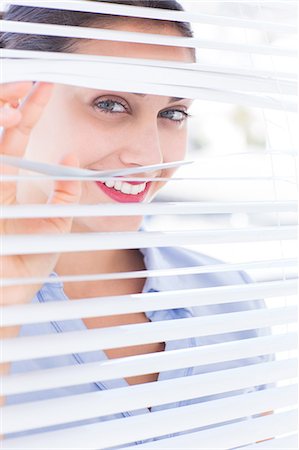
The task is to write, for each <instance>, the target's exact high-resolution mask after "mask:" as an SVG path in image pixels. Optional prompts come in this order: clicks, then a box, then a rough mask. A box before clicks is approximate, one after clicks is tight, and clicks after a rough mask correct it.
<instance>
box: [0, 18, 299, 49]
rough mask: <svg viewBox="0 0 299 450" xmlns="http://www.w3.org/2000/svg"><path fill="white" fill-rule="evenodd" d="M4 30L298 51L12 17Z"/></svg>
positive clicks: (175, 43) (170, 43)
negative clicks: (20, 20) (39, 22)
mask: <svg viewBox="0 0 299 450" xmlns="http://www.w3.org/2000/svg"><path fill="white" fill-rule="evenodd" d="M0 26H1V28H2V31H3V32H11V33H25V34H37V35H46V36H61V37H71V38H82V39H84V38H86V39H97V40H112V41H120V42H131V43H147V44H155V45H167V46H175V47H177V46H178V47H182V46H184V47H188V48H200V49H202V48H210V49H211V48H212V49H217V50H227V51H239V52H243V53H252V52H253V53H260V54H270V55H277V56H278V55H280V56H284V57H286V56H287V57H296V56H297V52H296V51H295V50H292V49H288V48H279V47H273V46H270V45H268V46H267V45H246V44H243V45H242V44H236V43H230V42H227V43H226V42H221V41H218V42H217V41H209V40H203V39H199V38H193V37H179V36H173V35H169V36H167V35H161V34H159V35H158V37H157V35H155V34H149V33H136V32H130V31H120V30H109V29H99V28H93V27H83V26H70V25H56V24H45V23H42V24H38V23H33V22H18V21H12V20H9V21H7V20H2V21H0Z"/></svg>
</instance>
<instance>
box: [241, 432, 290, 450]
mask: <svg viewBox="0 0 299 450" xmlns="http://www.w3.org/2000/svg"><path fill="white" fill-rule="evenodd" d="M278 449H279V450H286V449H287V450H293V449H294V450H297V449H298V434H292V435H290V436H286V437H282V438H276V439H271V440H270V441H266V442H259V443H258V444H253V445H248V446H247V447H246V450H278Z"/></svg>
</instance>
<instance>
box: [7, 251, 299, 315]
mask: <svg viewBox="0 0 299 450" xmlns="http://www.w3.org/2000/svg"><path fill="white" fill-rule="evenodd" d="M297 264H298V261H297V259H296V258H282V259H277V260H276V259H272V260H271V259H269V260H264V261H248V262H245V263H236V264H233V263H220V264H209V265H203V266H190V267H179V268H170V269H156V270H137V271H130V272H111V273H100V274H91V275H64V276H57V277H53V276H49V277H22V278H4V279H2V286H18V285H28V284H44V283H49V284H57V283H68V282H78V281H97V280H123V279H129V278H151V277H166V276H177V275H178V276H179V275H198V274H204V273H217V272H230V271H240V270H262V269H280V270H285V269H287V268H288V267H295V266H297ZM20 308H22V306H20ZM9 311H10V308H9V307H7V309H6V310H5V313H7V312H9ZM15 311H18V310H17V309H16V310H15ZM6 317H7V314H6Z"/></svg>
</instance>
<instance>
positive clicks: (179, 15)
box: [8, 0, 296, 33]
mask: <svg viewBox="0 0 299 450" xmlns="http://www.w3.org/2000/svg"><path fill="white" fill-rule="evenodd" d="M8 3H9V4H16V5H25V6H26V5H27V6H35V7H41V8H57V7H59V9H66V10H71V11H85V12H94V13H103V14H116V15H124V16H129V17H143V18H151V19H157V20H173V21H188V22H191V23H192V22H199V23H207V24H212V25H218V26H230V27H231V26H232V27H241V28H253V29H258V30H261V31H273V32H275V33H296V26H293V25H288V24H282V23H273V22H266V21H257V20H252V19H243V18H240V17H238V18H236V17H230V16H217V15H216V14H211V15H209V14H200V13H197V12H192V13H191V12H186V11H169V10H165V9H159V8H155V9H152V8H143V7H139V6H138V7H137V6H127V5H113V4H105V3H103V2H100V3H95V2H92V1H84V2H83V1H79V0H68V1H59V5H58V2H56V3H53V2H52V1H46V0H42V1H39V0H36V1H35V0H11V1H9V2H8Z"/></svg>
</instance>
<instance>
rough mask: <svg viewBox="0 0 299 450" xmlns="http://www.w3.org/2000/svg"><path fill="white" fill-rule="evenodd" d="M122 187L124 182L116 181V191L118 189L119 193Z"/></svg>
mask: <svg viewBox="0 0 299 450" xmlns="http://www.w3.org/2000/svg"><path fill="white" fill-rule="evenodd" d="M121 185H122V181H116V183H115V185H114V189H116V190H117V191H120V190H121Z"/></svg>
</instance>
